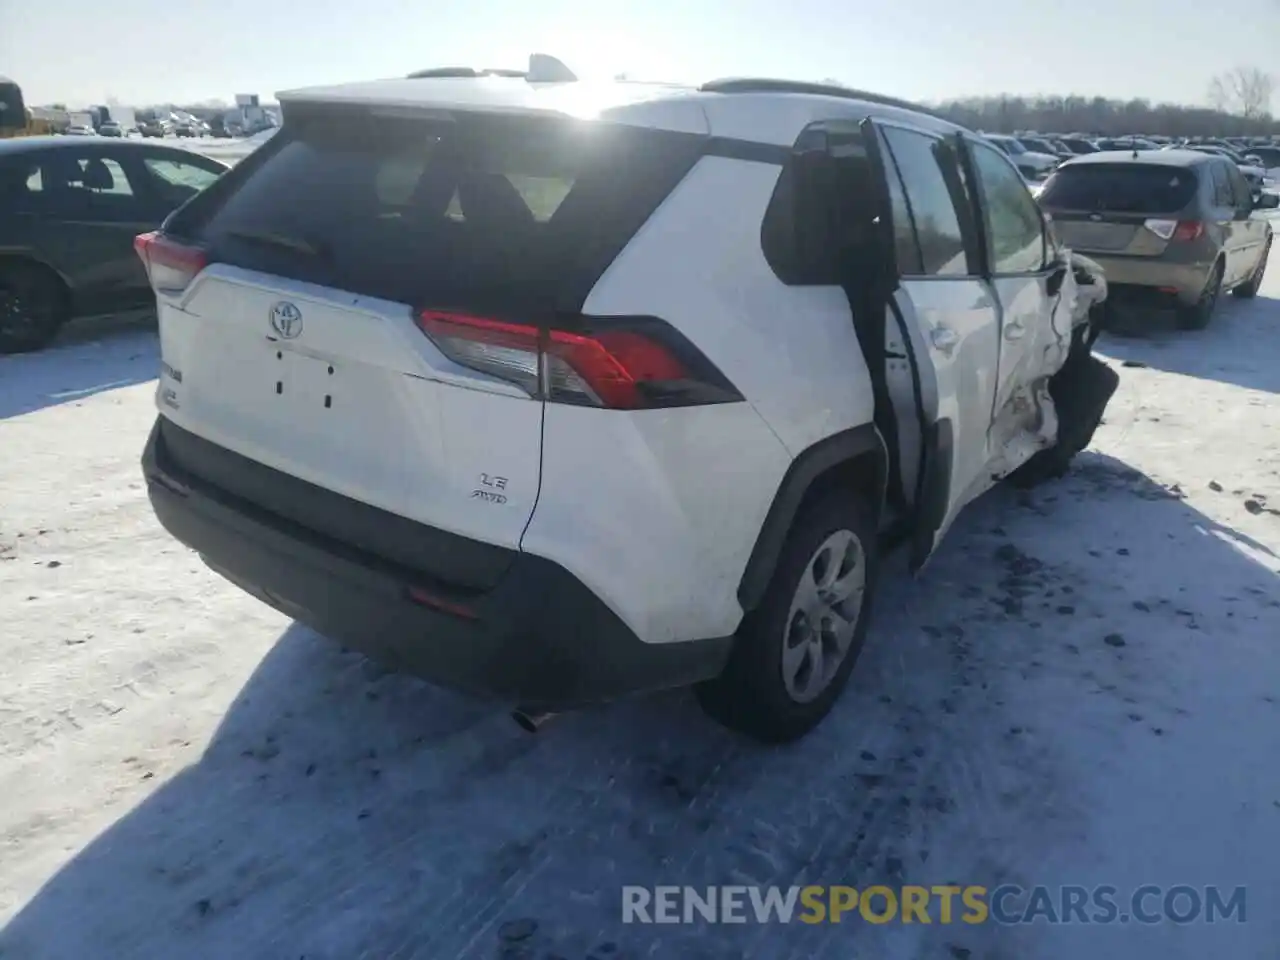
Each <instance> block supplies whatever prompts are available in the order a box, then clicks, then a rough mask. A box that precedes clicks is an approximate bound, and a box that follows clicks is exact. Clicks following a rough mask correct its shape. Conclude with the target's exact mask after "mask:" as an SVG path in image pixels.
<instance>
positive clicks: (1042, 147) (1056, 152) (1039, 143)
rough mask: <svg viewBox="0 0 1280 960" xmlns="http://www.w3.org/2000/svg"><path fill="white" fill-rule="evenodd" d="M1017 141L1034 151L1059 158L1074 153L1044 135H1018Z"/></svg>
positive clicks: (1067, 156) (1068, 156)
mask: <svg viewBox="0 0 1280 960" xmlns="http://www.w3.org/2000/svg"><path fill="white" fill-rule="evenodd" d="M1016 139H1017V141H1018V142H1019V143H1020V144H1022V145H1023V146H1024V147H1026V148H1027V149H1028V150H1030V151H1032V152H1034V153H1043V154H1044V155H1045V156H1049V157H1057V158H1058V159H1059V160H1068V159H1070V158H1071V157H1073V156H1075V154H1074V153H1073V152H1072V151H1070V150H1068V149H1067V148H1066V147H1064V146H1062V144H1060V143H1056V142H1054V141H1053V140H1050V139H1048V138H1046V137H1032V136H1021V135H1020V136H1018V137H1017V138H1016Z"/></svg>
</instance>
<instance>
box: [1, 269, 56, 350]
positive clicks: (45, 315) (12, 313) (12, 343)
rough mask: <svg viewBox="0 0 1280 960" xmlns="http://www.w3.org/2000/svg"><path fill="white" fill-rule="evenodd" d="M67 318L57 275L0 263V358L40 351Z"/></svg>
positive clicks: (54, 335) (46, 270) (51, 272)
mask: <svg viewBox="0 0 1280 960" xmlns="http://www.w3.org/2000/svg"><path fill="white" fill-rule="evenodd" d="M69 314H70V309H69V303H68V297H67V291H66V287H64V286H63V284H62V281H61V280H60V279H59V278H58V276H57V274H55V273H54V272H53V271H51V270H49V269H47V268H45V267H41V266H39V265H37V264H32V263H25V262H22V261H17V262H6V261H0V354H10V353H29V352H31V351H33V350H39V349H41V348H42V347H44V346H46V345H47V344H48V343H49V341H51V340H52V339H53V338H54V337H56V336H57V335H58V331H59V330H60V329H62V325H63V324H64V323H66V322H67V318H68V316H69Z"/></svg>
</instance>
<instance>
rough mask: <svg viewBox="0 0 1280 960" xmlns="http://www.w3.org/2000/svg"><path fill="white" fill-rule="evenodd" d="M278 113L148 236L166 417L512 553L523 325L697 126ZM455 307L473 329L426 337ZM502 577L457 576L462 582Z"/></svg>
mask: <svg viewBox="0 0 1280 960" xmlns="http://www.w3.org/2000/svg"><path fill="white" fill-rule="evenodd" d="M284 109H285V113H284V116H285V122H284V125H283V128H282V130H281V132H280V133H279V134H278V135H277V136H275V137H274V138H273V139H272V140H271V141H270V143H268V144H266V145H265V146H263V147H262V148H260V149H259V150H258V151H256V152H255V153H254V154H252V155H251V156H250V157H249V158H247V159H246V160H244V161H243V162H242V163H241V164H240V165H238V166H237V167H236V168H234V169H233V170H232V171H230V172H229V173H228V174H227V175H225V176H224V177H222V178H221V179H220V180H219V181H218V182H217V183H215V184H214V185H213V186H212V187H211V188H210V189H209V190H207V191H205V192H204V193H203V194H201V195H200V196H198V197H197V198H196V199H195V200H194V201H192V202H191V203H190V204H188V205H187V206H185V207H183V208H181V209H180V210H178V211H177V212H176V213H175V214H174V215H172V216H171V217H170V219H169V220H168V221H167V222H166V224H165V227H164V229H163V231H162V232H161V233H159V234H156V235H153V236H152V237H151V238H150V239H143V238H140V253H141V254H142V255H143V258H144V260H145V261H147V262H148V264H149V269H150V273H151V279H152V285H153V286H154V287H156V289H157V298H158V302H159V308H160V318H161V346H162V351H163V360H164V375H163V376H162V378H161V381H160V384H159V391H158V403H159V406H160V411H161V413H162V414H163V415H164V417H165V418H167V419H168V420H170V421H172V422H173V423H174V424H176V425H177V426H178V427H180V428H182V430H183V431H185V432H187V433H190V434H195V435H196V436H197V437H199V438H203V440H205V441H208V442H210V443H212V444H215V445H217V446H218V447H221V448H224V449H226V450H230V451H233V452H234V453H236V454H239V455H241V457H246V458H249V459H250V460H253V461H256V462H257V463H260V464H264V465H266V466H267V467H269V468H272V469H273V470H274V471H276V472H277V473H278V474H279V475H281V476H283V477H285V478H297V479H299V480H302V481H306V482H307V483H308V484H309V485H312V486H317V487H320V488H323V489H324V490H327V491H332V492H334V493H337V494H340V495H342V496H343V497H346V498H350V499H353V500H356V501H359V502H361V503H363V504H368V505H372V506H374V507H377V508H380V509H381V510H383V511H388V512H390V513H391V514H395V515H398V516H400V517H404V518H407V519H410V520H413V521H417V522H418V523H420V524H422V525H424V526H428V527H432V528H436V529H439V530H444V531H447V532H451V533H456V534H460V535H463V536H466V537H469V538H473V539H476V540H480V541H483V542H485V543H489V544H493V545H497V546H503V547H509V548H515V547H518V545H519V542H520V538H521V535H522V532H523V530H524V528H525V526H526V524H527V523H528V520H529V517H530V515H531V512H532V510H533V507H534V504H535V501H536V497H537V494H538V486H539V482H540V472H541V444H542V404H543V400H542V395H543V394H542V391H541V389H540V388H541V386H542V384H541V381H540V373H541V371H540V367H539V355H538V352H537V349H538V348H537V345H536V344H537V339H536V336H535V337H534V338H532V339H530V340H528V341H527V342H526V341H522V340H520V339H519V338H518V337H517V336H516V334H517V333H519V332H520V331H521V330H525V329H527V325H528V324H534V332H535V334H536V330H537V329H538V326H539V325H540V324H541V322H542V321H543V319H544V318H547V317H551V316H556V315H560V314H562V313H572V312H574V311H577V310H580V309H581V306H582V303H583V301H584V300H585V298H586V296H587V294H588V293H589V292H590V290H591V287H592V286H593V285H594V284H595V282H596V280H597V279H598V278H599V276H600V275H601V274H602V273H603V271H604V270H605V268H607V266H608V265H609V263H610V262H611V261H612V260H613V259H614V257H615V256H616V255H617V253H618V252H619V251H620V250H621V249H622V248H623V247H624V246H625V245H626V243H627V242H628V241H629V239H630V238H631V236H632V235H633V234H634V233H635V231H636V230H638V229H639V228H640V226H641V225H642V224H643V223H644V221H645V220H646V219H647V218H648V217H649V215H650V214H651V213H652V212H653V210H654V209H656V207H657V206H658V205H659V204H660V203H661V201H662V199H663V198H664V197H665V196H666V195H667V194H668V193H669V192H670V190H671V189H672V188H673V187H674V186H675V184H676V183H677V182H678V181H679V180H680V179H681V178H682V177H683V176H684V174H685V173H686V172H687V171H688V170H689V168H690V167H691V166H692V164H693V162H694V161H695V158H696V156H697V153H698V150H699V149H700V140H699V138H696V137H690V136H688V135H680V134H671V133H664V132H662V131H655V130H649V129H642V128H636V127H629V126H625V125H622V124H609V123H598V122H597V123H589V122H580V121H570V120H567V119H564V118H559V117H554V116H505V115H498V114H479V113H466V112H459V111H443V110H437V111H432V112H422V111H421V110H411V111H409V112H406V111H405V110H404V109H399V110H396V111H389V112H380V111H379V110H378V109H377V108H372V107H368V106H365V105H360V106H352V105H341V104H314V103H305V102H298V103H290V104H286V105H285V108H284ZM441 318H443V319H441ZM451 318H453V319H451ZM478 318H485V319H478ZM455 320H456V321H457V322H456V323H455V322H454V321H455ZM459 323H462V324H466V323H474V324H481V325H484V326H483V329H485V330H487V331H488V334H489V335H487V336H486V337H484V338H481V341H482V342H480V341H477V342H470V341H466V342H463V341H459V340H457V339H456V338H455V339H454V340H448V338H447V337H445V336H443V335H441V334H440V331H444V332H445V333H446V334H449V333H451V332H456V328H457V326H458V324H459ZM433 336H434V337H435V339H434V340H433V339H432V337H433ZM451 343H452V344H453V345H452V346H450V344H451ZM459 343H461V344H462V345H461V346H458V344H459ZM530 344H533V346H532V348H530ZM530 349H532V353H530ZM531 357H532V360H531ZM187 466H188V467H192V466H193V465H192V464H188V465H187ZM217 473H218V476H217V478H216V479H217V482H218V484H219V485H220V486H221V487H223V488H228V487H230V488H233V489H230V491H229V492H231V493H233V494H235V495H237V496H241V497H245V498H248V499H250V500H254V501H256V502H258V503H259V504H260V505H261V504H263V503H264V502H265V501H267V500H270V503H271V505H272V509H273V510H275V511H276V512H284V513H288V514H290V516H289V519H291V520H294V521H296V522H299V523H302V524H304V525H305V526H307V527H310V528H312V529H316V530H319V531H321V532H331V533H333V532H335V531H338V530H346V529H350V525H349V524H338V523H335V522H334V520H333V518H332V517H331V516H327V515H326V514H329V513H332V512H333V509H335V508H336V507H338V506H340V503H337V502H331V503H330V504H329V507H328V508H326V509H323V510H313V511H312V512H311V513H309V514H306V515H303V514H302V513H301V512H300V511H302V510H303V506H302V505H301V504H302V501H303V500H304V499H305V500H306V501H307V502H308V503H315V502H319V501H316V500H315V498H313V497H307V498H303V497H299V498H297V503H298V505H297V506H290V505H289V503H290V502H292V501H291V499H290V498H281V497H279V496H273V497H270V498H267V497H264V496H262V495H259V494H255V487H254V483H252V482H250V481H248V480H246V481H245V482H244V483H241V482H240V481H238V480H236V478H235V477H236V475H235V474H234V473H233V471H230V470H219V471H217ZM211 479H212V478H211ZM433 572H435V573H437V574H439V575H441V576H442V577H444V578H445V579H448V577H447V576H446V575H445V574H444V572H443V571H433ZM502 572H503V570H502V569H497V568H493V569H490V570H488V571H487V572H484V571H482V572H480V573H476V572H475V571H474V570H473V571H472V574H471V575H470V577H469V579H470V581H471V582H469V583H468V584H466V585H467V586H473V587H486V586H489V585H491V584H492V583H493V582H496V580H497V578H498V577H500V576H501V573H502Z"/></svg>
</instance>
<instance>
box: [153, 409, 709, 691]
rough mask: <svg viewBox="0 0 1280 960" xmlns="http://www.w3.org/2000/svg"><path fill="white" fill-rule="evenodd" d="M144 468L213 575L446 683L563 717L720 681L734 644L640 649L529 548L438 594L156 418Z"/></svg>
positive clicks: (428, 580)
mask: <svg viewBox="0 0 1280 960" xmlns="http://www.w3.org/2000/svg"><path fill="white" fill-rule="evenodd" d="M228 456H229V457H233V458H234V457H235V455H234V454H230V453H229V452H228ZM142 465H143V473H144V475H145V477H146V480H147V491H148V495H149V496H150V498H151V503H152V507H153V509H154V510H155V513H156V516H157V517H158V518H159V520H160V522H161V524H162V525H163V526H164V527H165V529H166V530H167V531H168V532H169V533H170V534H172V535H173V536H174V537H175V538H176V539H178V540H179V541H181V542H182V543H184V544H186V545H187V546H188V547H191V548H192V549H193V550H196V551H197V552H199V553H200V555H201V557H202V558H203V559H204V561H205V563H207V564H208V565H209V566H210V567H211V568H212V569H213V570H215V571H216V572H218V573H220V574H222V575H223V576H224V577H226V578H227V579H228V580H230V581H232V582H233V583H235V584H237V585H238V586H240V587H241V588H242V589H244V590H246V591H247V592H249V593H251V594H253V595H254V596H256V597H258V598H259V599H261V600H263V601H264V602H266V603H268V604H269V605H271V606H272V607H275V608H276V609H277V610H280V611H281V612H282V613H284V614H286V615H287V616H290V617H293V618H294V619H296V620H298V621H300V622H302V623H304V624H306V625H307V626H309V627H311V628H313V629H314V630H316V631H317V632H319V633H322V634H324V635H325V636H328V637H330V638H331V639H333V640H336V641H338V642H340V643H342V644H344V645H346V646H349V647H351V648H353V649H356V650H360V651H361V652H363V653H366V654H367V655H369V656H370V657H372V658H374V659H376V660H379V661H381V662H384V663H386V664H387V665H388V666H391V667H394V668H396V669H401V670H404V671H406V672H408V673H412V674H415V675H417V676H420V677H422V678H424V679H426V680H428V681H430V682H433V683H436V684H439V685H441V686H445V687H450V688H454V689H458V690H462V691H465V692H469V693H474V694H480V695H485V696H491V697H494V698H497V699H500V700H503V701H505V702H508V703H511V704H520V705H522V706H525V707H527V708H534V709H540V710H562V709H568V708H570V707H576V706H584V705H587V704H591V703H598V702H602V701H607V700H612V699H615V698H618V697H621V696H625V695H627V694H632V693H639V692H644V691H651V690H658V689H663V688H669V687H677V686H684V685H687V684H690V683H695V682H697V681H699V680H704V679H707V678H709V677H713V676H716V675H717V674H719V673H720V671H721V670H722V669H723V667H724V663H725V660H726V658H727V656H728V653H729V646H730V639H729V638H715V639H708V640H694V641H688V642H680V643H662V644H651V643H645V642H643V641H641V640H640V639H639V638H638V637H637V636H636V635H635V634H634V633H633V632H632V631H631V630H630V629H629V628H628V627H627V626H626V625H625V624H624V623H623V622H622V621H621V620H620V619H619V618H618V617H617V616H616V615H615V614H614V613H613V612H612V611H611V610H610V609H609V608H608V607H607V606H606V605H605V604H604V603H603V602H602V601H601V600H600V599H599V598H598V597H597V596H595V594H593V593H592V592H591V591H590V590H589V589H588V588H587V587H586V586H585V585H583V584H582V582H581V581H579V580H578V579H577V578H576V577H574V576H573V575H572V574H570V573H569V572H568V571H566V570H565V569H564V568H563V567H561V566H559V565H558V564H556V563H553V562H552V561H550V560H546V559H543V558H541V557H535V556H532V555H529V554H525V553H518V552H513V553H512V558H511V564H510V566H509V568H508V569H507V571H506V573H505V574H504V575H503V576H502V577H501V578H500V580H499V581H498V583H497V584H496V585H495V586H493V587H491V588H488V589H485V590H480V591H468V590H462V589H459V588H456V587H447V586H443V585H442V584H441V583H440V581H439V580H437V579H434V578H432V577H430V576H428V575H426V574H422V573H420V572H418V571H415V570H412V569H409V568H406V567H403V566H400V565H397V564H394V563H391V562H388V561H386V560H385V559H383V558H380V557H378V556H375V555H372V554H370V553H368V552H366V551H361V550H359V549H357V548H354V547H352V546H350V545H349V544H345V543H342V542H338V541H335V540H333V539H332V538H329V537H326V536H324V535H321V534H318V533H316V532H315V531H312V530H308V529H306V528H304V527H301V526H300V525H298V524H296V523H294V522H292V521H289V520H285V519H283V518H280V517H278V516H276V515H274V514H271V513H268V512H266V511H263V510H262V509H260V508H258V507H256V506H254V505H253V504H251V503H248V502H246V501H244V500H240V499H238V498H236V497H234V496H231V495H229V494H226V493H225V491H223V490H220V489H219V488H217V487H214V486H212V485H210V484H208V483H207V482H205V481H203V480H202V479H201V478H199V477H197V476H195V475H193V474H191V473H190V472H188V471H186V470H184V469H183V468H182V466H181V465H179V464H178V463H177V462H176V461H175V460H174V459H173V458H172V457H171V456H169V455H168V453H167V449H166V444H165V442H164V439H163V437H162V436H161V431H160V424H159V422H157V425H156V428H155V429H153V430H152V433H151V437H150V439H149V440H148V441H147V446H146V450H145V452H144V453H143V458H142ZM258 466H259V468H261V465H258ZM353 506H358V505H354V504H353ZM405 522H406V524H407V525H411V524H410V522H409V521H405Z"/></svg>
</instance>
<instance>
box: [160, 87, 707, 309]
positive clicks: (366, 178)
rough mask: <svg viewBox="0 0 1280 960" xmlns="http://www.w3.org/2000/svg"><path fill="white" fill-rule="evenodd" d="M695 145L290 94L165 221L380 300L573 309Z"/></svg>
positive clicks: (250, 262)
mask: <svg viewBox="0 0 1280 960" xmlns="http://www.w3.org/2000/svg"><path fill="white" fill-rule="evenodd" d="M701 149H702V141H701V138H697V137H692V136H689V135H686V134H676V133H667V132H664V131H655V130H649V129H639V128H632V127H625V126H621V125H611V124H601V123H588V122H572V121H560V120H551V119H543V118H536V119H530V118H516V117H502V116H492V115H474V114H453V115H450V114H436V115H434V116H433V117H432V118H429V119H428V118H423V119H418V118H415V117H378V116H374V115H371V114H370V113H368V112H359V113H353V112H351V111H338V110H337V108H320V107H307V106H304V105H297V106H296V107H294V108H292V109H291V108H288V107H287V108H286V120H285V125H284V127H283V129H282V131H281V132H280V134H279V135H277V136H275V137H273V138H272V140H271V142H270V143H268V144H266V145H265V146H263V147H261V148H260V151H261V156H258V155H256V154H255V155H254V156H252V157H251V158H250V159H249V160H248V161H245V162H243V163H242V164H241V165H240V166H238V167H236V168H233V169H232V171H230V172H229V173H228V174H227V175H226V176H224V177H223V178H222V179H221V180H220V181H219V182H218V183H217V185H216V186H215V187H214V188H213V189H211V190H209V191H207V192H205V193H203V194H201V195H200V196H199V197H197V198H196V200H195V201H193V202H192V203H191V204H190V205H189V206H187V207H185V208H184V209H183V210H182V211H181V212H180V213H179V214H178V215H177V216H176V217H175V219H174V220H173V221H171V222H170V223H169V225H168V227H167V229H169V230H171V231H172V232H174V233H176V234H179V235H188V236H190V237H191V238H193V239H198V240H200V241H202V242H204V243H205V244H206V245H207V246H208V247H209V248H210V251H211V254H212V256H213V258H214V259H216V260H221V261H224V262H229V263H233V264H236V265H239V266H245V267H249V268H251V269H256V270H261V271H263V272H266V273H273V274H277V275H282V276H290V277H294V278H297V279H301V280H307V281H310V282H314V283H321V284H324V285H326V286H331V287H337V288H340V289H345V290H350V291H353V292H356V293H363V294H367V295H370V296H376V297H381V298H384V299H388V300H394V301H398V302H405V303H412V304H416V305H433V306H445V305H449V306H466V307H468V308H482V307H485V308H490V309H495V310H503V309H504V308H508V307H509V308H519V309H522V310H525V311H528V310H532V309H538V308H547V309H561V308H564V309H570V310H572V309H577V308H578V307H580V305H581V304H580V301H581V300H582V299H584V298H585V296H586V294H587V293H588V292H589V291H590V288H591V286H592V285H594V283H595V281H596V279H598V277H599V276H600V274H601V273H602V272H603V271H604V269H605V268H606V267H607V266H608V265H609V263H611V262H612V260H613V259H614V257H615V256H616V255H617V254H618V252H620V251H621V249H622V247H623V246H625V245H626V243H627V242H628V241H629V240H630V238H631V237H632V236H633V235H634V233H635V232H636V231H637V230H638V229H639V228H640V227H641V226H642V225H643V223H644V222H645V220H647V219H648V217H649V216H650V215H651V214H652V213H653V211H654V210H655V209H656V208H657V207H658V205H659V204H660V203H661V202H662V200H663V199H664V198H665V197H666V196H667V195H668V193H670V191H671V190H672V189H673V188H674V187H675V185H676V184H677V183H678V182H679V181H680V180H681V179H682V178H683V177H684V175H685V174H686V173H687V172H688V171H689V169H690V168H691V167H692V165H693V164H694V163H695V162H696V160H697V158H698V156H699V155H700V153H701ZM242 168H243V169H242Z"/></svg>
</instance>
